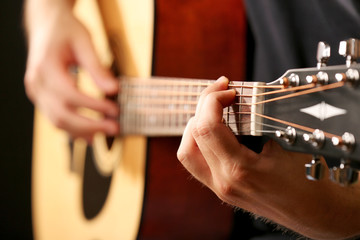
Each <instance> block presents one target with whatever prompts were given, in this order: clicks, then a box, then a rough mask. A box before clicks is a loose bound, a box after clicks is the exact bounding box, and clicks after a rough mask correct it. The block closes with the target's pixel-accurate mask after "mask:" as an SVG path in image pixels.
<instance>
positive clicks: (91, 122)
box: [51, 106, 119, 139]
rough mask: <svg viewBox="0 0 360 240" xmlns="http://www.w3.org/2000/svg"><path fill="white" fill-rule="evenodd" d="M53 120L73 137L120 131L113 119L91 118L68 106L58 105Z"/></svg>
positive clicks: (88, 136)
mask: <svg viewBox="0 0 360 240" xmlns="http://www.w3.org/2000/svg"><path fill="white" fill-rule="evenodd" d="M51 118H52V122H53V123H54V124H55V126H57V127H58V128H61V129H63V130H65V131H67V132H69V134H70V135H71V136H73V137H83V138H85V139H88V138H91V137H92V136H93V135H94V134H95V133H97V132H103V133H105V134H106V135H109V136H114V135H116V134H117V133H118V132H119V125H118V123H117V122H116V121H115V120H112V119H99V120H95V119H90V118H87V117H85V116H82V115H80V114H79V113H78V112H77V111H73V110H72V109H69V108H68V107H66V106H60V107H57V111H56V113H55V114H54V113H53V114H52V115H51Z"/></svg>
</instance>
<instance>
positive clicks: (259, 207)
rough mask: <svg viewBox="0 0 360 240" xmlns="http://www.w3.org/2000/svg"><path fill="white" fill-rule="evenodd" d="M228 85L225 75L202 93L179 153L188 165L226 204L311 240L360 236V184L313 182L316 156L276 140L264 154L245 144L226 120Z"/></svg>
mask: <svg viewBox="0 0 360 240" xmlns="http://www.w3.org/2000/svg"><path fill="white" fill-rule="evenodd" d="M227 84H228V79H226V78H224V77H222V78H220V79H219V80H218V81H217V82H216V83H215V84H213V85H212V86H210V87H208V88H207V89H205V90H204V91H203V92H202V94H201V97H200V100H199V103H198V106H197V109H196V114H195V116H194V117H193V118H192V119H191V120H190V121H189V123H188V125H187V127H186V129H185V132H184V135H183V138H182V141H181V144H180V147H179V150H178V158H179V160H180V162H181V163H182V164H183V165H184V167H185V168H186V169H187V170H188V171H189V172H190V173H191V174H192V175H193V176H194V177H195V178H197V179H198V180H199V181H200V182H202V183H203V184H205V185H206V186H207V187H209V188H210V189H211V190H212V191H213V192H214V193H215V194H216V195H217V196H218V197H219V198H220V199H221V200H223V201H224V202H226V203H228V204H230V205H232V206H236V207H239V208H242V209H244V210H246V211H249V212H252V213H254V214H256V215H258V216H262V217H265V218H267V219H269V220H271V221H273V222H276V223H278V224H280V225H282V226H284V227H286V228H289V229H291V230H292V231H295V232H297V233H299V234H301V235H304V236H306V237H309V238H313V239H346V238H349V237H353V236H356V235H358V234H359V233H360V221H359V218H360V217H359V216H360V202H359V199H360V185H359V184H356V185H354V186H351V187H341V186H339V185H337V184H335V183H333V182H332V181H330V180H329V179H328V177H325V179H323V180H320V181H317V182H314V181H309V180H307V179H306V177H305V171H304V164H305V163H308V162H310V160H311V156H309V155H306V154H300V153H293V152H288V151H285V150H283V149H282V148H281V147H280V146H279V145H278V144H277V143H275V142H274V141H269V142H267V143H266V144H265V146H264V149H263V151H262V152H261V153H260V154H256V153H255V152H253V151H251V150H249V149H248V148H246V147H245V146H243V145H242V144H240V143H239V142H238V140H237V139H236V138H235V136H234V135H233V134H232V132H231V131H230V130H229V129H228V128H227V127H226V125H225V124H223V121H222V117H223V108H224V107H226V106H228V105H230V104H231V103H232V102H233V101H234V98H235V91H234V90H227ZM324 164H325V162H324Z"/></svg>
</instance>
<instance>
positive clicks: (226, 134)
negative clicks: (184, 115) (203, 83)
mask: <svg viewBox="0 0 360 240" xmlns="http://www.w3.org/2000/svg"><path fill="white" fill-rule="evenodd" d="M235 94H236V93H235V91H234V90H226V91H219V92H212V93H209V94H208V95H207V97H206V98H205V99H204V102H203V106H202V108H201V111H200V113H199V115H198V116H197V121H196V129H197V131H196V132H195V133H196V134H197V136H196V137H195V139H196V141H197V143H198V145H199V148H200V150H201V152H202V153H203V155H204V157H205V159H206V160H207V161H208V164H209V166H210V169H212V168H216V169H218V168H220V167H222V166H223V165H225V166H229V165H230V166H232V165H233V163H234V161H238V160H236V159H238V158H239V157H240V156H241V157H242V158H243V159H249V158H252V157H255V156H256V155H252V154H251V153H252V151H250V150H248V149H247V148H246V147H244V146H243V145H241V144H239V143H238V141H237V139H236V137H235V136H234V134H233V133H232V132H231V131H230V130H229V129H228V128H227V127H226V126H225V125H224V124H223V123H222V119H223V108H224V107H226V106H228V105H229V104H231V103H232V101H233V99H234V98H235ZM229 161H230V162H229ZM239 164H241V162H240V163H239ZM226 170H227V169H226Z"/></svg>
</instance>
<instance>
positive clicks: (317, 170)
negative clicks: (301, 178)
mask: <svg viewBox="0 0 360 240" xmlns="http://www.w3.org/2000/svg"><path fill="white" fill-rule="evenodd" d="M324 171H325V166H324V164H322V163H321V161H320V156H318V155H314V156H313V159H312V160H311V162H310V163H307V164H305V173H306V178H307V179H309V180H312V181H317V180H320V179H322V178H323V177H324Z"/></svg>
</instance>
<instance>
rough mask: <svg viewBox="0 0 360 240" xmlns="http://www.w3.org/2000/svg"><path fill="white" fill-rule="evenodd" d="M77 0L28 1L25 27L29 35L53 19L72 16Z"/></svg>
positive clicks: (25, 12)
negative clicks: (67, 15)
mask: <svg viewBox="0 0 360 240" xmlns="http://www.w3.org/2000/svg"><path fill="white" fill-rule="evenodd" d="M75 2H76V0H51V1H50V0H27V1H26V3H25V11H24V25H25V29H26V33H27V35H29V34H30V33H32V32H33V31H34V30H35V29H37V28H38V26H41V25H43V24H46V23H49V22H50V21H51V19H54V18H57V17H59V16H66V14H72V11H73V6H74V4H75Z"/></svg>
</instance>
